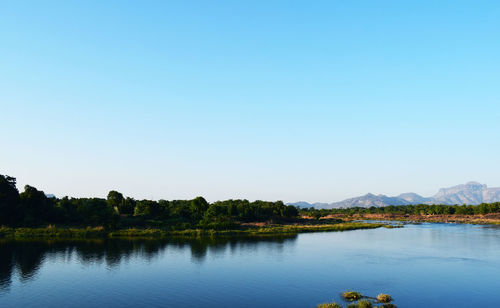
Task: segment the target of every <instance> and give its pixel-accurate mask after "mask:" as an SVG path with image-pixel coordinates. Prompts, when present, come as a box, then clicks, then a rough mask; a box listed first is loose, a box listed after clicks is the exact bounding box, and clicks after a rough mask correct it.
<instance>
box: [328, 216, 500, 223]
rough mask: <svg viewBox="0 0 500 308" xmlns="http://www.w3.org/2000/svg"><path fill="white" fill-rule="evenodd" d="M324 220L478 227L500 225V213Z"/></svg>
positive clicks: (341, 217) (347, 217)
mask: <svg viewBox="0 0 500 308" xmlns="http://www.w3.org/2000/svg"><path fill="white" fill-rule="evenodd" d="M322 219H343V220H346V221H352V220H393V221H401V222H432V223H460V224H476V225H500V213H489V214H484V215H459V214H436V215H416V214H397V213H384V214H379V213H377V214H354V215H345V214H332V215H328V216H325V217H322Z"/></svg>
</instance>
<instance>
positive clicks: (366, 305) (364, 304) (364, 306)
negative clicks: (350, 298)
mask: <svg viewBox="0 0 500 308" xmlns="http://www.w3.org/2000/svg"><path fill="white" fill-rule="evenodd" d="M357 307H358V308H372V307H373V305H372V303H371V302H369V301H367V300H366V299H364V300H361V301H359V302H358V305H357Z"/></svg>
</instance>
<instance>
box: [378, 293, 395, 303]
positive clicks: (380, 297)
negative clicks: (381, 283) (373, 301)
mask: <svg viewBox="0 0 500 308" xmlns="http://www.w3.org/2000/svg"><path fill="white" fill-rule="evenodd" d="M377 300H378V301H379V302H380V303H388V302H390V301H392V297H391V296H390V295H389V294H384V293H380V294H379V295H377Z"/></svg>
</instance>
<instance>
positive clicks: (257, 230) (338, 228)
mask: <svg viewBox="0 0 500 308" xmlns="http://www.w3.org/2000/svg"><path fill="white" fill-rule="evenodd" d="M381 227H386V228H392V227H393V226H390V225H387V224H384V223H368V222H342V223H336V224H320V225H288V224H287V225H273V226H264V227H250V228H242V229H232V230H213V229H186V230H176V231H172V230H165V229H159V228H144V229H141V228H127V229H117V230H106V229H104V228H103V227H86V228H73V227H54V226H49V227H44V228H43V227H42V228H9V227H1V228H0V238H2V239H53V238H65V239H82V238H83V239H86V238H88V239H96V238H157V239H161V238H169V237H189V238H193V237H224V236H246V237H261V236H280V235H296V234H299V233H309V232H342V231H351V230H362V229H376V228H381Z"/></svg>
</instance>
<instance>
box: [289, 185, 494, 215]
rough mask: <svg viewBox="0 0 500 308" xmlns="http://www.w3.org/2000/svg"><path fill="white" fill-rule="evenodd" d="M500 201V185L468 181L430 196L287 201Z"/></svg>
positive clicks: (367, 204)
mask: <svg viewBox="0 0 500 308" xmlns="http://www.w3.org/2000/svg"><path fill="white" fill-rule="evenodd" d="M492 202H500V187H492V188H488V186H486V185H485V184H480V183H478V182H468V183H465V184H461V185H457V186H452V187H448V188H441V189H440V190H439V191H438V193H437V194H435V195H434V196H432V197H422V196H420V195H419V194H416V193H411V192H410V193H404V194H400V195H398V196H395V197H389V196H386V195H374V194H371V193H369V194H366V195H364V196H360V197H356V198H350V199H346V200H343V201H340V202H333V203H308V202H305V201H301V202H296V203H289V204H291V205H295V206H299V207H315V208H318V209H331V208H348V207H372V206H375V207H382V206H387V205H407V204H447V205H454V204H471V205H476V204H480V203H492Z"/></svg>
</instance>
